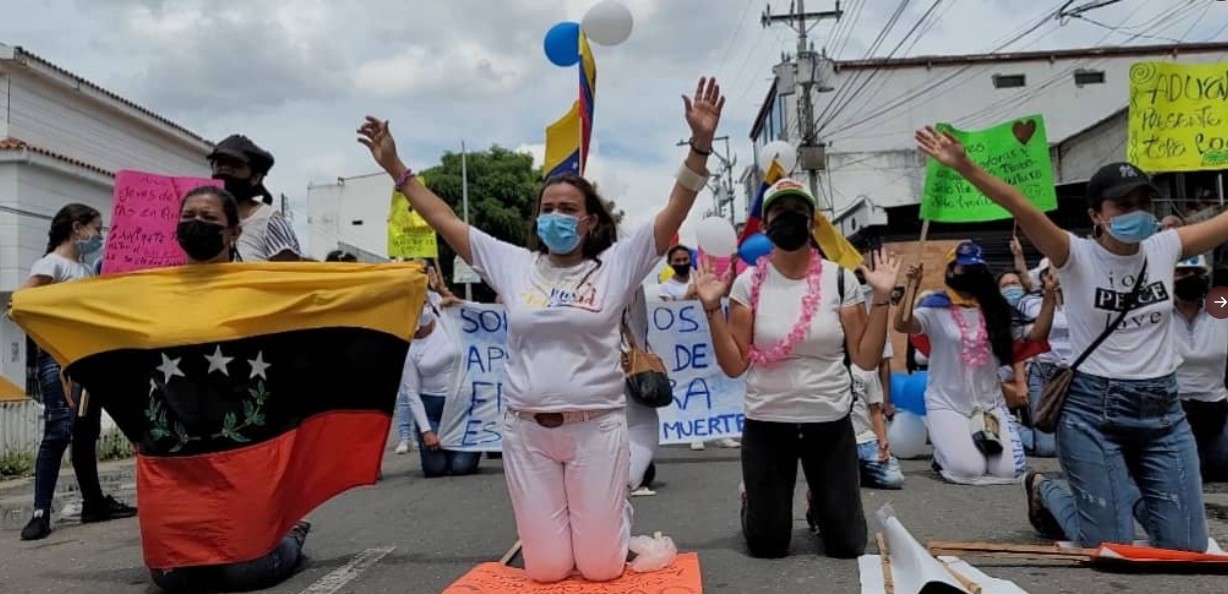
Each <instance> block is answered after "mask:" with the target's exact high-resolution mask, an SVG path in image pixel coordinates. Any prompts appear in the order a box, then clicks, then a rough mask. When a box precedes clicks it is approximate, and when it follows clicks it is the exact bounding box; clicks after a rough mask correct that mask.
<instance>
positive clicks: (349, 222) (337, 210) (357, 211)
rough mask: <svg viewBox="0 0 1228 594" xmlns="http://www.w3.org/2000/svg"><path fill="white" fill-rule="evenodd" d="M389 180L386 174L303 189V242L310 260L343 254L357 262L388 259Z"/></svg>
mask: <svg viewBox="0 0 1228 594" xmlns="http://www.w3.org/2000/svg"><path fill="white" fill-rule="evenodd" d="M392 183H393V181H392V178H391V177H388V174H387V173H384V172H383V171H380V172H378V173H369V174H365V175H357V176H354V177H339V178H337V182H336V183H331V184H311V185H310V186H308V187H307V226H308V232H307V242H308V245H309V246H310V247H309V248H308V249H309V251H310V252H311V257H312V258H315V259H317V260H323V259H324V256H325V255H327V254H328V252H330V251H332V250H336V249H341V250H345V251H347V252H350V253H352V254H354V255H355V256H358V257H359V260H360V261H370V260H376V259H379V260H380V261H386V260H387V259H388V258H387V257H388V216H389V214H390V213H391V210H390V209H391V208H392Z"/></svg>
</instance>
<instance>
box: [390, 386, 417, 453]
mask: <svg viewBox="0 0 1228 594" xmlns="http://www.w3.org/2000/svg"><path fill="white" fill-rule="evenodd" d="M395 417H396V425H397V441H403V442H405V443H409V442H410V441H411V440H412V439H414V435H416V434H417V433H418V431H416V430H415V427H414V425H415V424H416V423H414V413H413V411H411V410H409V395H408V394H405V393H401V394H397V408H396V415H395Z"/></svg>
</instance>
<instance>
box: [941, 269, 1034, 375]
mask: <svg viewBox="0 0 1228 594" xmlns="http://www.w3.org/2000/svg"><path fill="white" fill-rule="evenodd" d="M954 268H955V262H951V263H950V264H948V265H947V274H948V275H951V274H954ZM963 269H964V271H963V273H961V274H960V276H961V277H963V278H965V279H967V280H968V289H969V291H968V294H969V295H971V296H972V297H974V298H975V299H976V301H977V303H978V304H980V306H981V314H982V315H984V316H985V331H986V333H988V334H989V345H990V347H991V348H992V349H993V354H994V356H996V357H997V358H998V362H999V363H1001V364H1002V365H1010V364H1011V362H1012V361H1013V360H1014V358H1015V338H1014V336H1012V335H1011V330H1012V329H1013V328H1014V327H1015V326H1020V325H1025V324H1027V323H1029V321H1028V320H1027V319H1026V318H1024V317H1023V315H1022V314H1020V313H1019V310H1017V309H1015V308H1013V307H1011V304H1010V303H1008V302H1007V301H1006V297H1003V296H1002V292H1001V291H999V290H998V281H997V279H996V278H995V277H994V274H993V272H991V271H990V270H989V266H988V265H985V264H977V265H975V266H964V267H963Z"/></svg>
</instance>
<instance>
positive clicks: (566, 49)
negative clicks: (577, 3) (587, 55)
mask: <svg viewBox="0 0 1228 594" xmlns="http://www.w3.org/2000/svg"><path fill="white" fill-rule="evenodd" d="M543 45H544V46H545V49H546V58H547V59H549V60H550V63H551V64H554V65H555V66H561V67H563V68H566V67H568V66H575V65H576V63H577V62H579V61H580V23H571V22H566V21H565V22H562V23H559V24H557V25H555V26H553V27H550V30H549V31H547V32H546V40H545V42H544V44H543Z"/></svg>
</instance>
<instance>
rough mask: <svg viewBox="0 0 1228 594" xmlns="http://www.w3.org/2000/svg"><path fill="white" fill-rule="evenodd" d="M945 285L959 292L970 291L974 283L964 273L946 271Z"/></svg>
mask: <svg viewBox="0 0 1228 594" xmlns="http://www.w3.org/2000/svg"><path fill="white" fill-rule="evenodd" d="M947 286H948V287H950V288H951V289H952V290H954V291H958V292H960V293H971V292H972V288H973V287H974V286H975V283H974V282H973V281H972V277H970V276H968V275H966V274H954V273H951V272H948V273H947Z"/></svg>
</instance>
